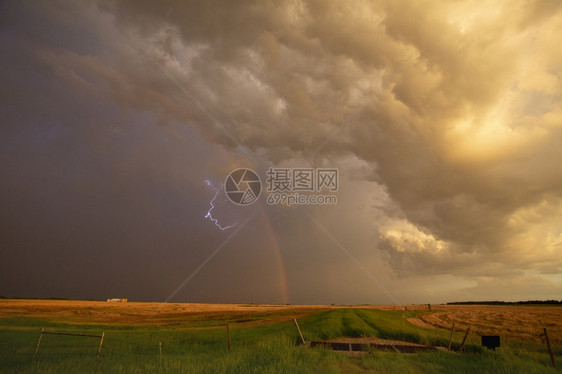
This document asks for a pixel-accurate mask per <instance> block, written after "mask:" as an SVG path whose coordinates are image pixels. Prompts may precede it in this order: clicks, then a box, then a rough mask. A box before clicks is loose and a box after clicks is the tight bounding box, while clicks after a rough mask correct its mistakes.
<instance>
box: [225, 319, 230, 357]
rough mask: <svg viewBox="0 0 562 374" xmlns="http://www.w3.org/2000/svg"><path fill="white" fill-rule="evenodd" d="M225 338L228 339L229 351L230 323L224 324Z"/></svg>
mask: <svg viewBox="0 0 562 374" xmlns="http://www.w3.org/2000/svg"><path fill="white" fill-rule="evenodd" d="M226 339H227V340H228V350H229V351H230V324H229V323H227V324H226Z"/></svg>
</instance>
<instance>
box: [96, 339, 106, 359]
mask: <svg viewBox="0 0 562 374" xmlns="http://www.w3.org/2000/svg"><path fill="white" fill-rule="evenodd" d="M104 335H105V332H102V333H101V337H100V346H99V348H98V355H97V356H96V361H97V359H98V358H100V353H101V345H102V344H103V336H104Z"/></svg>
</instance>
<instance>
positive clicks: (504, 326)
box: [409, 305, 562, 345]
mask: <svg viewBox="0 0 562 374" xmlns="http://www.w3.org/2000/svg"><path fill="white" fill-rule="evenodd" d="M432 309H434V310H436V312H435V313H431V314H426V315H423V316H420V317H418V318H412V319H409V321H410V322H411V323H414V324H416V325H419V326H424V327H434V328H442V329H450V328H451V325H452V323H453V322H455V330H457V331H459V330H461V331H465V330H466V329H467V328H468V327H470V331H471V334H476V335H499V336H501V337H502V338H511V339H517V340H523V341H531V342H535V343H543V342H544V334H543V328H544V327H546V328H547V330H548V335H549V338H550V341H551V342H552V343H553V344H556V345H559V344H561V343H562V307H560V306H546V305H544V306H543V305H517V306H515V305H506V306H504V305H500V306H495V305H435V306H432Z"/></svg>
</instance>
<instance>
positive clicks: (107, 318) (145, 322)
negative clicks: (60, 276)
mask: <svg viewBox="0 0 562 374" xmlns="http://www.w3.org/2000/svg"><path fill="white" fill-rule="evenodd" d="M350 307H352V308H365V309H371V308H372V309H381V310H400V309H401V308H399V307H396V306H366V305H361V306H327V305H261V304H196V303H194V304H191V303H142V302H127V303H115V302H105V301H66V300H20V299H17V300H14V299H0V318H11V317H32V318H41V319H45V320H48V321H53V322H64V323H76V324H110V325H131V326H174V325H182V324H192V325H193V324H198V323H201V324H202V325H212V324H213V321H217V322H218V323H222V322H224V321H225V320H230V321H232V322H236V323H237V324H246V325H256V324H262V323H273V322H282V321H287V320H291V319H293V318H301V317H303V316H306V315H310V314H313V313H317V312H321V311H325V310H330V309H336V308H350ZM406 308H407V310H408V311H412V310H427V306H425V305H421V306H420V305H408V306H406ZM432 310H433V312H432V313H428V314H423V315H420V316H417V317H411V318H408V321H409V322H410V323H412V324H415V325H418V326H422V327H427V328H440V329H446V330H449V329H450V328H451V325H452V323H453V322H455V330H457V331H464V330H466V329H467V328H468V327H470V328H471V334H477V335H500V336H502V338H511V339H517V340H523V341H531V342H536V343H542V342H544V336H543V332H542V331H543V330H542V329H543V327H546V328H547V329H548V331H549V337H550V339H551V342H552V343H553V344H556V345H558V344H561V343H562V307H558V306H528V305H525V306H488V305H432Z"/></svg>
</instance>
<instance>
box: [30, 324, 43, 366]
mask: <svg viewBox="0 0 562 374" xmlns="http://www.w3.org/2000/svg"><path fill="white" fill-rule="evenodd" d="M43 331H45V329H44V328H42V329H41V332H40V333H39V339H37V344H36V345H35V352H34V353H33V360H35V356H36V355H37V350H38V349H39V343H41V337H42V336H43ZM33 360H32V361H33Z"/></svg>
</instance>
